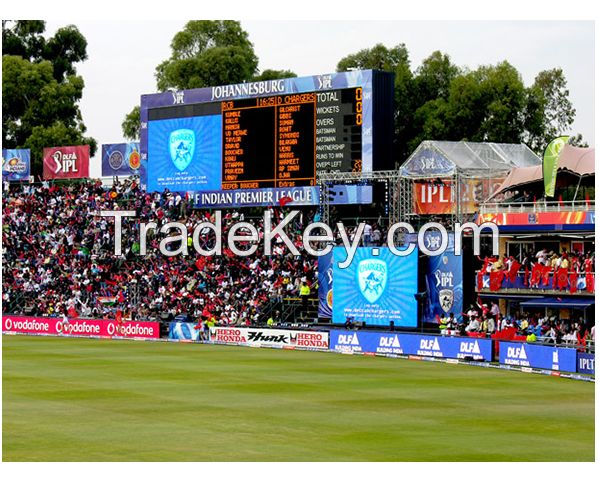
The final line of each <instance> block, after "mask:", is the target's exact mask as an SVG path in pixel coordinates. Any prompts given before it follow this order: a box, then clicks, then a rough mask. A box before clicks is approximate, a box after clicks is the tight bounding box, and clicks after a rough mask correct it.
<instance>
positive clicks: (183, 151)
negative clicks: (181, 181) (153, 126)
mask: <svg viewBox="0 0 599 478" xmlns="http://www.w3.org/2000/svg"><path fill="white" fill-rule="evenodd" d="M168 142H169V149H170V152H171V159H172V160H173V164H174V165H175V166H176V168H177V169H178V170H179V171H185V168H187V166H189V163H191V159H192V158H193V152H194V150H195V146H196V135H195V133H194V132H193V131H192V130H190V129H178V130H176V131H173V132H172V133H171V136H170V138H169V141H168Z"/></svg>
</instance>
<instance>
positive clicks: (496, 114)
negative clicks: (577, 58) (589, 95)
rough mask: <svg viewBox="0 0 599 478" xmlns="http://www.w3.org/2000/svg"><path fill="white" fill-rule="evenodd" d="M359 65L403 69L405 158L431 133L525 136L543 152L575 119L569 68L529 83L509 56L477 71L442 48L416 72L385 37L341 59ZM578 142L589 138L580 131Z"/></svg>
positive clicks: (398, 104)
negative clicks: (384, 41) (458, 62)
mask: <svg viewBox="0 0 599 478" xmlns="http://www.w3.org/2000/svg"><path fill="white" fill-rule="evenodd" d="M352 69H378V70H383V71H390V72H393V73H395V138H394V144H395V151H394V154H395V155H396V156H397V157H398V159H399V161H400V162H403V161H404V160H405V159H407V157H408V156H409V155H410V154H411V152H412V151H414V149H416V147H417V146H418V145H419V144H420V143H421V142H422V141H423V140H450V141H460V140H464V141H489V142H507V143H520V142H525V143H527V144H528V145H529V146H530V147H531V148H532V149H533V150H534V151H535V152H537V153H542V151H543V149H544V147H545V146H546V144H547V143H548V142H549V141H550V140H551V139H553V138H554V137H556V136H559V135H560V134H563V133H564V132H566V131H568V130H569V128H570V126H571V125H572V123H573V120H574V115H575V110H574V108H573V107H572V103H571V102H570V99H569V92H568V89H567V87H566V79H565V77H564V75H563V72H562V70H561V69H553V70H549V71H543V72H541V73H539V75H538V76H537V78H536V79H535V82H534V83H533V85H532V86H530V87H529V88H527V87H526V86H525V85H524V83H523V81H522V78H521V75H520V73H519V72H518V71H517V70H516V68H514V67H513V66H512V65H510V64H509V63H508V62H507V61H504V62H501V63H499V64H497V65H486V66H480V67H478V68H477V69H475V70H473V71H469V70H467V69H462V68H459V67H457V66H456V65H454V64H453V63H452V62H451V59H450V58H449V56H448V55H446V54H443V53H442V52H440V51H435V52H433V53H432V54H431V55H430V56H429V57H428V58H426V59H425V60H424V61H423V62H422V64H421V65H420V66H419V67H418V68H417V69H416V70H415V71H413V72H412V70H411V68H410V60H409V53H408V50H407V48H406V47H405V45H403V44H400V45H398V46H396V47H393V48H390V49H389V48H387V47H385V46H384V45H381V44H377V45H375V46H374V47H373V48H370V49H364V50H360V51H359V52H357V53H354V54H351V55H348V56H346V57H344V58H343V59H341V60H340V61H339V63H338V65H337V71H348V70H352ZM572 143H573V144H584V142H583V141H582V138H581V137H580V135H578V136H574V137H573V139H572Z"/></svg>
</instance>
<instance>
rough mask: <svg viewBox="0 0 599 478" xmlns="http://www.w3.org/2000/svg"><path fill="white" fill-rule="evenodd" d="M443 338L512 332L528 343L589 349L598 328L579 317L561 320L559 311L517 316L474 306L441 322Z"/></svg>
mask: <svg viewBox="0 0 599 478" xmlns="http://www.w3.org/2000/svg"><path fill="white" fill-rule="evenodd" d="M438 322H439V328H440V331H441V334H442V335H463V336H467V335H472V336H487V337H493V338H495V337H494V336H495V334H496V333H499V332H506V331H512V332H513V334H511V335H513V336H514V337H516V338H518V337H519V338H521V339H524V340H526V341H527V342H542V343H548V344H566V345H584V346H586V345H589V344H590V343H591V341H592V342H593V343H594V341H595V326H594V325H592V323H591V322H590V321H588V320H587V319H585V318H584V317H582V316H580V315H574V316H573V317H569V318H559V316H558V314H557V311H551V310H550V309H549V310H548V313H547V315H544V314H543V313H541V312H519V311H517V312H515V313H514V314H513V315H503V314H502V313H501V312H500V310H499V305H498V304H497V302H491V303H490V304H486V303H481V302H480V301H479V302H478V303H476V304H472V305H471V306H470V307H469V308H468V309H467V310H466V312H464V313H462V314H461V315H459V316H457V317H456V316H454V314H453V313H451V314H450V315H449V316H448V317H446V316H444V315H443V316H441V317H439V319H438Z"/></svg>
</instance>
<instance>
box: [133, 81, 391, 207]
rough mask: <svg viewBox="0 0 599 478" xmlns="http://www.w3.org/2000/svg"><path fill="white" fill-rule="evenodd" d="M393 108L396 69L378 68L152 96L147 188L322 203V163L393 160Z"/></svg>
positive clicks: (144, 137) (146, 122) (147, 115)
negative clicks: (319, 181)
mask: <svg viewBox="0 0 599 478" xmlns="http://www.w3.org/2000/svg"><path fill="white" fill-rule="evenodd" d="M392 111H393V75H391V74H388V73H383V72H377V71H370V70H367V71H354V72H349V73H335V74H330V75H318V76H310V77H303V78H287V79H281V80H271V81H262V82H252V83H244V84H241V85H225V86H215V87H212V88H201V89H195V90H185V91H174V92H166V93H158V94H153V95H143V96H142V98H141V141H140V143H141V144H140V149H141V155H142V158H147V159H148V181H147V190H148V191H162V190H164V189H165V188H168V189H170V190H171V191H180V192H193V193H202V194H201V196H200V195H199V194H198V198H200V199H201V200H198V202H197V203H198V205H200V206H205V207H210V206H213V205H215V204H214V203H213V201H217V202H218V203H219V204H221V203H222V202H223V201H227V198H232V199H231V203H230V204H224V205H231V206H243V205H260V203H261V201H256V200H251V201H247V202H244V200H243V199H240V198H256V197H258V196H256V195H254V194H250V195H248V194H239V195H228V194H222V193H223V192H237V191H242V192H243V191H257V190H263V191H264V190H265V191H270V192H272V191H273V190H280V191H284V195H289V196H293V197H294V200H295V204H296V205H299V204H301V203H305V204H315V203H317V196H318V192H317V188H315V185H316V177H317V173H318V172H319V171H343V172H349V171H355V172H362V171H372V170H373V169H386V168H389V167H391V166H392V161H393V160H392V155H391V142H392V134H393V126H392V124H393V121H392ZM215 193H216V194H215ZM299 193H301V194H299ZM264 197H268V198H271V197H272V198H277V197H279V195H277V194H276V193H275V194H269V195H265V196H264ZM315 198H316V200H315ZM353 200H354V201H355V202H358V201H360V195H358V196H356V197H355V198H354V199H353ZM350 201H351V199H350ZM262 202H263V203H265V204H266V203H267V201H262Z"/></svg>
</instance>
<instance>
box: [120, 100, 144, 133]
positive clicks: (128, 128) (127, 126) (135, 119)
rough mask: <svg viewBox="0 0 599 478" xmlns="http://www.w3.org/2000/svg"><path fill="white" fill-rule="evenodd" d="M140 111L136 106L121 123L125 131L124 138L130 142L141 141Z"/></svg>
mask: <svg viewBox="0 0 599 478" xmlns="http://www.w3.org/2000/svg"><path fill="white" fill-rule="evenodd" d="M139 118H140V111H139V106H135V107H134V108H133V109H132V110H131V111H130V112H129V113H128V114H127V115H126V116H125V119H124V120H123V122H122V123H121V128H122V129H123V136H124V137H125V139H128V140H129V141H137V140H139V127H140V120H139Z"/></svg>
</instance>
